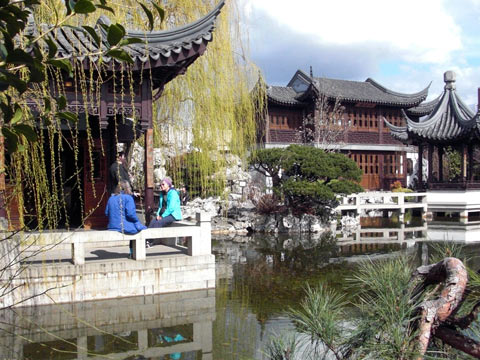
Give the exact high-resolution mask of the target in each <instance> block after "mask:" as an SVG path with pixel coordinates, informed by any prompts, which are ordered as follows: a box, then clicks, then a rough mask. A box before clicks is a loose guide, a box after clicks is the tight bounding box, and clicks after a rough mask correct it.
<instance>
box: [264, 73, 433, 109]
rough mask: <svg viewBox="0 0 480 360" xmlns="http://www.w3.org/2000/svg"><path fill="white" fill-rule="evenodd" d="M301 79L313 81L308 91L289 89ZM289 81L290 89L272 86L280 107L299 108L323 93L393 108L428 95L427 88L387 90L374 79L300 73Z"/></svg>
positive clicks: (413, 103)
mask: <svg viewBox="0 0 480 360" xmlns="http://www.w3.org/2000/svg"><path fill="white" fill-rule="evenodd" d="M298 76H301V78H302V80H303V81H304V82H307V81H308V82H310V86H309V87H308V89H307V90H306V91H302V92H296V91H295V90H294V89H293V87H292V86H290V85H291V84H292V82H293V80H294V79H296V78H298ZM294 79H292V80H290V83H289V86H286V87H285V86H284V87H282V86H272V87H270V89H269V91H268V96H269V99H270V100H272V101H274V102H277V103H279V104H286V105H300V104H304V100H305V99H306V98H307V97H308V96H310V95H311V93H312V92H315V93H317V94H324V95H325V96H327V97H329V98H331V99H339V100H341V101H348V102H365V103H372V104H381V105H390V106H398V107H414V106H418V105H419V104H420V103H421V102H422V101H424V100H425V99H426V98H427V96H428V89H429V87H430V85H428V86H427V87H426V88H425V89H423V90H422V91H420V92H418V93H414V94H403V93H399V92H395V91H392V90H389V89H387V88H386V87H384V86H382V85H380V84H379V83H377V82H376V81H375V80H372V79H370V78H368V79H367V80H366V81H363V82H362V81H351V80H338V79H329V78H317V77H314V78H312V77H310V76H308V75H307V74H306V73H304V72H303V71H301V70H298V71H297V73H296V74H295V76H294Z"/></svg>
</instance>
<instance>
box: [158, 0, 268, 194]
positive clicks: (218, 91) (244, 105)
mask: <svg viewBox="0 0 480 360" xmlns="http://www.w3.org/2000/svg"><path fill="white" fill-rule="evenodd" d="M213 5H214V1H211V0H198V1H191V0H174V1H168V3H167V4H166V5H165V8H166V10H167V14H169V16H168V17H167V21H166V24H167V25H168V26H169V27H170V26H175V25H183V24H186V23H189V22H192V21H195V20H197V19H198V18H200V17H201V16H203V15H205V14H206V13H207V12H208V11H210V10H211V9H212V6H213ZM236 6H237V2H236V1H234V0H232V1H227V2H226V4H225V6H224V8H223V9H222V13H221V15H220V17H219V19H218V20H217V24H216V29H215V32H214V34H213V37H214V40H213V42H212V43H210V44H209V46H208V47H207V51H206V53H205V54H204V55H203V56H201V57H200V58H199V59H198V60H197V61H196V62H195V63H194V64H193V65H192V66H191V67H190V68H189V69H188V70H187V72H186V74H185V75H183V76H179V77H177V78H175V79H174V80H173V81H172V82H170V83H168V84H167V85H166V87H165V91H164V93H163V95H162V97H161V98H160V99H159V101H158V102H157V103H156V104H155V111H154V114H155V117H156V119H157V123H156V125H157V126H156V128H155V129H156V130H157V131H156V134H157V136H158V139H157V140H158V141H159V142H161V139H163V140H165V137H163V138H162V133H161V131H160V130H161V129H165V128H166V127H169V128H170V129H172V128H173V133H174V134H175V136H173V137H172V138H173V139H176V140H178V141H177V142H175V140H173V142H172V140H171V139H169V141H168V145H170V146H172V147H173V148H174V149H175V151H176V153H181V152H182V151H184V145H185V143H184V142H185V141H186V142H188V140H189V139H188V138H187V139H185V140H183V141H182V134H190V135H191V136H192V137H193V139H191V140H192V145H193V150H194V153H193V156H192V157H189V159H191V160H193V162H194V163H193V164H187V166H193V167H195V168H196V169H198V170H199V171H198V172H195V175H194V176H196V177H197V178H196V179H178V177H180V176H182V175H184V174H180V173H178V172H176V171H173V173H172V174H171V175H172V176H173V177H174V180H176V181H178V180H181V181H186V182H188V183H195V182H200V183H201V184H202V185H203V186H202V187H206V186H207V183H208V182H209V181H208V180H209V179H208V178H209V176H210V175H211V174H212V172H216V173H217V176H216V180H217V181H216V182H215V184H217V185H218V186H219V187H220V190H221V189H223V187H224V178H223V179H222V175H223V176H224V175H225V171H224V169H225V167H226V165H227V164H226V157H225V156H222V153H227V152H230V153H232V154H235V155H238V156H239V157H240V158H244V157H245V154H246V152H247V151H248V150H249V149H251V148H252V145H253V144H254V143H255V142H256V116H258V114H259V113H260V112H261V110H262V109H264V106H265V88H264V86H258V84H262V82H261V81H257V79H258V76H259V75H258V71H257V70H256V68H255V66H254V65H253V64H252V63H251V62H250V61H249V60H248V52H247V50H246V48H245V44H244V43H242V41H243V40H245V39H243V38H242V33H241V29H240V28H239V18H238V16H239V14H238V9H237V7H236ZM255 85H256V86H255ZM159 125H160V126H159ZM162 125H164V126H162ZM165 125H167V126H165ZM177 165H178V166H182V164H177ZM222 180H223V181H222Z"/></svg>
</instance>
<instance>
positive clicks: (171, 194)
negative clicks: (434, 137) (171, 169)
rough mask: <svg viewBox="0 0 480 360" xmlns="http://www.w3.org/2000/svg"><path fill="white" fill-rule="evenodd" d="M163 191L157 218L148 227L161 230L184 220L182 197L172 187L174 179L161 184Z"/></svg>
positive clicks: (167, 179)
mask: <svg viewBox="0 0 480 360" xmlns="http://www.w3.org/2000/svg"><path fill="white" fill-rule="evenodd" d="M160 188H161V190H162V192H161V195H160V202H159V204H158V210H157V216H156V217H155V218H154V219H153V220H152V221H151V222H150V225H148V227H150V228H159V227H164V226H167V225H170V224H171V223H173V222H174V221H178V220H182V210H181V209H180V196H179V195H178V191H177V190H175V188H174V187H173V185H172V179H171V178H169V177H166V178H165V179H163V180H162V183H161V184H160Z"/></svg>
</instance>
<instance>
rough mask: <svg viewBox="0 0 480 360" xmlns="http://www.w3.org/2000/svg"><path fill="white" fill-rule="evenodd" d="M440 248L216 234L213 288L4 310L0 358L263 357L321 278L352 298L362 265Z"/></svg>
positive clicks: (473, 262)
mask: <svg viewBox="0 0 480 360" xmlns="http://www.w3.org/2000/svg"><path fill="white" fill-rule="evenodd" d="M448 245H449V246H450V245H451V244H450V243H449V244H448ZM441 247H442V246H441V245H439V244H438V243H433V242H418V241H414V240H408V241H403V242H400V241H390V240H388V239H378V241H376V242H370V243H367V242H361V241H360V242H359V241H356V242H341V243H336V241H335V240H334V239H331V238H328V237H322V236H307V235H302V236H300V235H297V236H286V235H281V236H268V237H267V236H252V237H244V236H242V237H217V238H215V239H214V242H213V251H214V253H215V255H216V259H217V287H216V289H215V290H208V291H207V290H204V291H193V292H184V293H176V294H166V295H157V296H145V297H136V298H125V299H115V300H108V301H95V302H85V303H77V304H61V305H52V306H39V307H35V308H34V307H32V308H21V309H17V310H15V311H3V312H1V313H0V323H1V324H2V325H0V328H1V329H2V330H3V331H2V332H1V333H0V335H1V336H0V346H1V347H0V358H1V359H4V358H5V359H25V360H26V359H82V360H86V359H104V358H105V357H108V358H112V359H129V360H130V359H132V360H133V359H155V360H160V359H161V360H166V359H190V360H194V359H195V360H200V359H202V360H205V359H207V360H208V359H211V360H214V359H215V360H216V359H218V360H220V359H221V360H228V359H265V358H266V356H265V355H264V354H263V350H264V349H265V345H266V343H267V342H268V341H269V339H270V337H271V336H272V335H273V334H276V333H278V332H280V331H281V330H286V329H287V330H293V326H292V325H291V323H290V321H289V319H288V317H287V316H286V311H287V310H288V309H289V307H295V306H297V305H298V303H299V301H301V299H302V297H303V293H304V292H303V289H304V287H305V285H306V284H307V283H308V284H311V285H315V284H316V283H318V282H319V281H323V282H326V283H327V284H329V285H330V286H333V287H336V288H337V289H339V290H341V291H345V292H347V295H348V291H352V289H348V288H346V287H345V286H344V284H345V279H346V277H348V276H350V275H351V274H352V273H354V272H355V266H357V264H358V262H359V261H363V260H365V259H377V258H385V257H395V256H401V255H405V254H408V255H409V256H410V257H411V258H412V259H413V260H412V261H414V263H415V264H416V265H421V264H426V263H428V262H430V261H432V259H434V258H435V256H437V255H438V254H439V253H441V252H442V251H444V249H443V250H442V249H440V248H441ZM457 250H458V248H457ZM457 250H455V252H456V251H457ZM460 250H461V256H462V257H463V258H466V259H467V264H468V265H469V266H470V267H471V268H472V269H474V270H477V269H478V268H480V259H479V258H478V256H477V254H478V250H479V245H477V244H464V245H462V246H461V249H460Z"/></svg>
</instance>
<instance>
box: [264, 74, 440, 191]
mask: <svg viewBox="0 0 480 360" xmlns="http://www.w3.org/2000/svg"><path fill="white" fill-rule="evenodd" d="M428 88H429V87H426V88H425V89H424V90H422V91H420V92H418V93H415V94H402V93H398V92H395V91H392V90H389V89H387V88H386V87H384V86H382V85H380V84H379V83H377V82H375V81H374V80H372V79H367V80H366V81H364V82H360V81H347V80H336V79H328V78H319V77H313V76H312V75H310V76H309V75H307V74H306V73H305V72H303V71H301V70H298V71H297V72H296V73H295V75H294V76H293V77H292V79H291V80H290V82H289V83H288V84H287V86H269V87H268V91H267V94H268V116H267V118H266V121H265V127H264V128H263V129H262V132H261V141H262V142H263V144H264V146H265V147H267V148H269V147H283V146H288V145H290V144H292V143H310V144H313V145H315V146H319V147H323V148H326V149H335V150H339V151H341V152H343V153H345V154H347V155H348V156H349V157H350V158H351V159H353V160H354V161H355V162H356V163H357V164H358V166H359V167H360V168H361V169H362V170H363V178H362V182H361V185H362V186H363V187H364V188H365V189H368V190H380V189H384V190H389V189H390V185H391V184H392V183H393V182H395V181H400V182H401V183H402V184H403V186H407V173H408V172H409V171H411V168H412V166H411V165H412V163H413V161H415V156H416V149H415V148H413V147H409V146H406V145H404V144H402V143H401V142H400V141H398V140H396V139H394V138H393V137H392V136H391V135H390V133H389V129H388V128H387V127H386V126H385V125H384V121H383V118H385V119H386V120H387V121H388V122H389V123H391V124H395V125H398V126H401V125H403V123H404V120H403V115H402V109H403V110H406V111H407V113H408V115H409V116H410V118H411V119H416V120H418V119H419V118H420V117H421V116H423V115H426V114H427V113H428V112H429V111H431V106H429V104H421V103H422V102H423V101H424V100H425V99H426V97H427V95H428ZM315 128H316V129H315ZM306 132H310V133H311V134H314V135H310V136H306ZM332 133H334V134H332ZM409 164H410V166H409Z"/></svg>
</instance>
